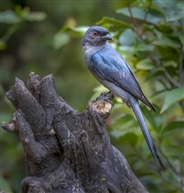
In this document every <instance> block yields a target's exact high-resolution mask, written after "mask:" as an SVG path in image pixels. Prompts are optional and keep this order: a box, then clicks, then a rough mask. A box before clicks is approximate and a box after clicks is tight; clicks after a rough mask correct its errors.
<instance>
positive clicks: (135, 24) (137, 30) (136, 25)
mask: <svg viewBox="0 0 184 193" xmlns="http://www.w3.org/2000/svg"><path fill="white" fill-rule="evenodd" d="M128 11H129V13H130V19H131V20H132V23H133V25H134V29H135V32H136V33H137V35H138V36H139V37H140V38H141V32H140V31H139V30H140V29H139V25H138V23H137V21H136V19H135V18H134V16H133V14H132V10H131V7H130V3H128ZM141 31H142V30H141Z"/></svg>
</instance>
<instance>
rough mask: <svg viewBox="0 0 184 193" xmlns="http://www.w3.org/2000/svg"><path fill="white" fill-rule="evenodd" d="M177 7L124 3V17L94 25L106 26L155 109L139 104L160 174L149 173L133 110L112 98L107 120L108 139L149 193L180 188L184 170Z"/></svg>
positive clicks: (183, 73)
mask: <svg viewBox="0 0 184 193" xmlns="http://www.w3.org/2000/svg"><path fill="white" fill-rule="evenodd" d="M182 5H183V4H182V3H181V2H180V1H177V3H176V2H174V1H169V3H168V4H167V3H163V1H162V2H161V1H156V0H155V1H142V3H140V1H128V2H127V3H126V4H125V5H124V6H123V7H122V8H121V9H119V10H118V11H117V13H118V14H121V15H122V18H123V19H122V20H123V21H122V20H119V19H115V18H110V17H103V18H102V20H100V21H99V22H97V24H98V25H102V26H104V27H106V28H108V29H109V30H110V33H111V34H112V35H113V36H114V39H115V42H114V43H113V45H114V46H115V47H116V48H117V49H118V50H119V52H120V53H121V54H122V55H123V56H124V57H125V58H126V60H127V61H128V62H129V63H130V65H131V66H132V68H133V69H134V70H135V73H136V74H137V76H138V79H139V80H140V82H141V85H142V88H143V90H144V92H145V93H146V96H148V98H149V99H150V100H151V102H152V103H153V104H155V106H156V108H157V110H158V112H157V113H156V114H155V113H154V112H152V111H150V110H149V109H147V107H145V106H142V110H143V113H144V115H145V117H146V119H147V121H148V125H149V128H150V130H151V133H152V135H153V136H154V138H155V141H156V144H157V147H158V149H159V150H160V154H161V156H162V159H163V160H164V163H165V165H166V167H167V171H166V172H165V173H164V174H163V176H162V177H158V176H157V177H155V175H157V174H156V173H155V174H154V176H153V175H152V174H151V172H153V171H154V170H155V168H154V165H153V163H152V157H151V156H150V152H149V151H148V148H147V147H146V143H145V141H144V140H143V137H142V133H141V131H140V128H139V126H138V124H137V121H136V119H135V118H134V117H133V114H132V112H130V111H129V110H127V109H126V107H123V106H122V103H121V102H119V100H116V101H115V106H114V109H113V112H112V115H111V117H110V118H109V120H108V121H107V124H108V127H109V132H110V134H111V138H112V142H113V143H114V145H115V146H117V147H118V148H119V149H121V150H122V152H124V153H125V156H126V157H127V158H128V160H129V161H130V163H131V166H132V167H133V170H134V171H135V172H137V173H138V174H139V175H143V176H144V178H143V182H144V183H145V184H147V187H148V189H149V190H150V192H167V193H169V192H170V193H171V192H172V193H178V192H182V191H183V187H182V186H183V185H182V176H183V172H184V168H183V167H182V161H181V160H183V151H184V148H183V140H184V131H183V129H184V122H183V113H184V87H183V81H184V80H183V77H184V59H183V54H184V53H183V46H184V44H183V41H184V39H183V36H182V34H184V29H183V27H181V26H182V24H183V23H184V10H183V7H184V6H182ZM145 81H146V82H145ZM103 91H104V88H103V87H101V86H100V87H97V89H96V90H95V94H94V96H95V97H96V96H98V95H99V93H100V92H103ZM94 96H93V98H94ZM123 108H124V109H123ZM120 144H121V146H120ZM122 147H123V148H124V149H122ZM141 149H142V151H141ZM143 160H145V161H143ZM145 162H147V164H146V165H145ZM148 168H149V169H150V172H149V173H147V174H146V173H145V170H148ZM171 176H172V177H171ZM151 178H152V180H150V179H151ZM155 178H157V179H155ZM158 178H160V179H159V180H158ZM151 181H152V182H151ZM153 181H155V183H153ZM166 182H167V183H166Z"/></svg>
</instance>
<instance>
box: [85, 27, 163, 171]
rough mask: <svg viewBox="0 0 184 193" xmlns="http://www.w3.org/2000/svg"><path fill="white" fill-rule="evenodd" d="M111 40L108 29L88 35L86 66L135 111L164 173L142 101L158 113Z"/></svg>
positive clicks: (149, 145) (100, 29)
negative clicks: (142, 108) (110, 42)
mask: <svg viewBox="0 0 184 193" xmlns="http://www.w3.org/2000/svg"><path fill="white" fill-rule="evenodd" d="M107 40H113V38H112V37H111V36H110V35H109V32H108V30H107V29H106V28H103V27H101V26H92V27H90V28H89V29H88V30H87V31H86V33H85V35H84V37H83V39H82V46H83V49H84V55H85V61H86V65H87V67H88V69H89V70H90V72H91V73H92V74H93V75H94V77H95V78H96V79H97V80H98V81H99V82H100V83H101V84H102V85H104V86H105V87H106V88H108V89H109V90H110V91H111V92H112V93H113V95H114V96H117V97H120V98H121V99H122V100H123V101H124V102H125V103H126V105H127V106H128V107H129V108H131V109H132V110H133V112H134V114H135V116H136V118H137V120H138V123H139V125H140V127H141V130H142V132H143V134H144V137H145V139H146V142H147V144H148V147H149V149H150V151H151V153H152V155H153V157H154V159H155V161H156V163H157V166H158V171H159V173H160V172H161V171H163V170H165V167H164V165H163V163H162V161H161V159H160V157H159V155H158V153H157V150H156V147H155V145H154V142H153V139H152V137H151V134H150V132H149V130H148V127H147V124H146V121H145V119H144V116H143V114H142V111H141V109H140V107H139V102H138V100H140V101H142V102H143V103H144V104H146V105H147V106H148V107H149V108H150V109H152V110H153V111H156V109H155V108H154V106H153V105H152V104H151V103H150V102H149V101H148V99H147V98H146V97H145V95H144V93H143V91H142V89H141V87H140V85H139V83H138V81H137V79H136V77H135V74H134V73H133V71H132V70H131V68H130V66H129V65H128V63H127V62H126V61H125V59H124V58H123V57H122V56H121V55H120V54H119V53H118V52H117V51H116V50H115V49H114V48H113V47H112V46H111V45H110V44H109V42H108V41H107Z"/></svg>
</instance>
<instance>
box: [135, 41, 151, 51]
mask: <svg viewBox="0 0 184 193" xmlns="http://www.w3.org/2000/svg"><path fill="white" fill-rule="evenodd" d="M153 50H154V46H153V45H148V44H145V43H142V42H139V43H137V44H136V45H135V51H153Z"/></svg>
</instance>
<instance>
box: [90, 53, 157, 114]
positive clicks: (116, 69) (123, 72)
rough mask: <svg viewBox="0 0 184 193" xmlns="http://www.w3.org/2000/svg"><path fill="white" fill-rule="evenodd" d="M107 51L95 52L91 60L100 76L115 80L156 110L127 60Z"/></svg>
mask: <svg viewBox="0 0 184 193" xmlns="http://www.w3.org/2000/svg"><path fill="white" fill-rule="evenodd" d="M114 54H116V55H115V56H112V54H108V52H107V53H105V52H104V51H103V53H102V50H101V51H99V52H97V53H95V54H93V56H92V57H91V60H90V68H92V69H93V70H94V71H95V72H96V73H97V75H98V76H99V77H101V78H103V79H105V80H107V81H110V82H113V83H114V84H115V85H117V86H118V87H121V88H122V89H124V90H125V91H127V92H128V93H130V94H132V95H133V96H134V97H136V98H137V99H139V100H141V101H142V102H143V103H145V104H146V105H147V106H149V107H150V108H151V109H152V110H154V111H156V109H155V108H154V106H153V105H152V104H151V103H150V102H149V101H148V99H147V98H146V97H145V95H144V93H143V91H142V89H141V87H140V85H139V83H138V81H137V79H136V77H135V75H134V73H133V71H132V70H131V68H130V67H129V65H128V64H127V62H126V61H125V60H124V58H122V57H121V56H120V55H119V54H117V53H114Z"/></svg>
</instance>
